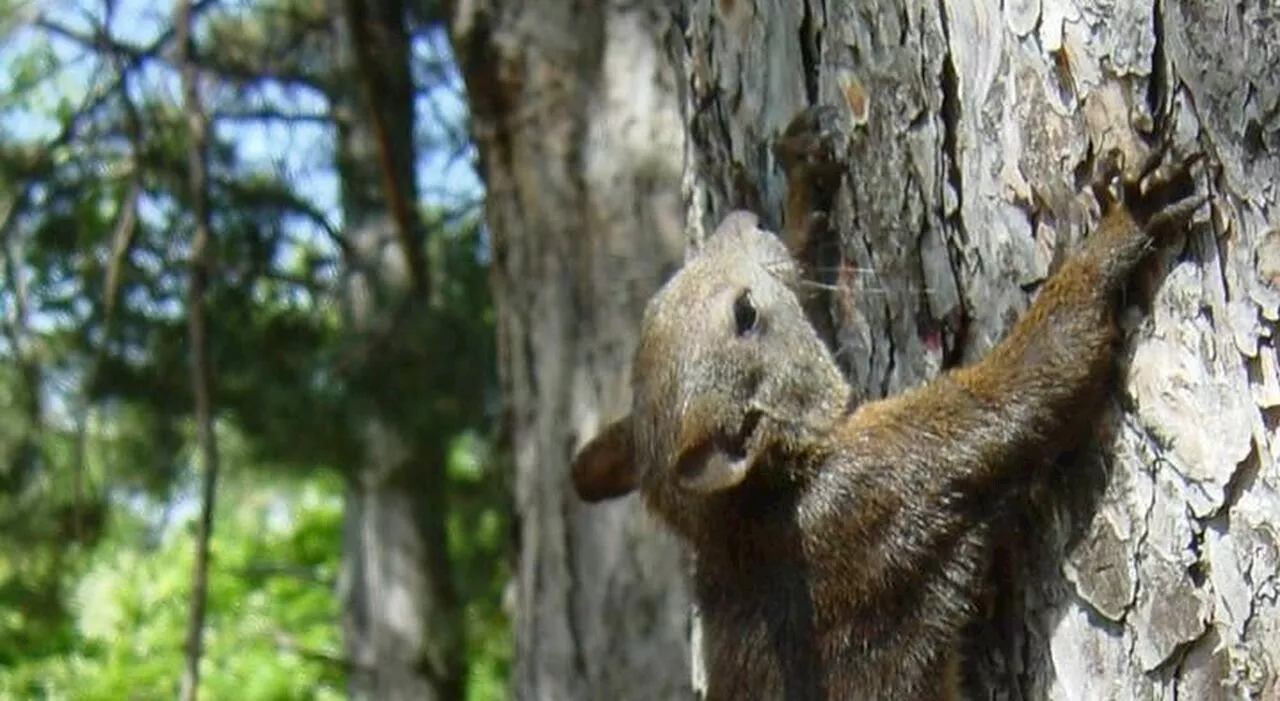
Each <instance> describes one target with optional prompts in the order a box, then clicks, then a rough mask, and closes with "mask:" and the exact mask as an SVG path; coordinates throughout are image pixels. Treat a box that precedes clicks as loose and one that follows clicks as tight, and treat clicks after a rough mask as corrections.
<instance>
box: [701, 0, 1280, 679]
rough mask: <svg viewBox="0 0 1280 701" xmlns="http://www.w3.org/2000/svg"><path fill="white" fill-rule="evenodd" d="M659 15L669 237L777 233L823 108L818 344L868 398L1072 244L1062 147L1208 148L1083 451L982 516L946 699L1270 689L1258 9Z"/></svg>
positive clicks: (1019, 301)
mask: <svg viewBox="0 0 1280 701" xmlns="http://www.w3.org/2000/svg"><path fill="white" fill-rule="evenodd" d="M678 20H679V22H680V23H681V24H682V26H684V28H685V32H684V37H683V38H684V42H683V44H682V45H681V46H680V47H679V51H678V56H677V59H678V61H679V64H680V65H683V66H684V69H685V80H686V85H685V86H684V87H685V93H684V100H685V105H686V107H687V109H686V111H685V115H686V126H687V133H688V138H689V146H688V149H687V152H688V154H689V156H690V160H689V163H688V170H687V172H686V174H685V181H686V183H685V187H686V191H685V194H686V198H687V203H686V204H687V210H688V216H689V225H690V231H692V232H693V238H694V239H695V240H696V239H697V238H698V237H699V235H700V234H701V232H703V231H707V230H709V229H708V227H710V226H712V225H713V224H714V222H715V221H717V220H718V218H719V217H720V216H722V215H723V214H724V213H725V212H726V211H728V209H730V208H732V207H737V206H748V207H751V208H753V209H756V210H757V211H758V212H759V213H760V214H761V215H762V217H763V218H764V220H765V221H766V222H768V223H769V224H771V225H772V226H773V227H775V228H777V229H778V230H781V225H782V222H781V221H780V217H781V205H782V185H783V180H782V173H781V170H780V169H779V168H778V167H777V165H776V164H775V163H773V161H772V157H771V155H770V152H769V149H768V145H769V141H770V139H771V138H772V137H773V135H774V134H776V133H777V132H778V131H779V130H780V129H781V128H782V127H783V126H784V125H785V124H786V122H787V120H788V119H789V118H790V117H791V116H792V115H793V114H794V113H795V112H796V111H797V110H799V109H800V108H802V107H803V106H804V105H806V104H808V103H809V102H810V101H813V100H815V99H816V100H817V101H821V102H825V103H830V104H836V105H843V106H844V108H845V109H846V110H847V112H846V114H847V117H848V123H849V129H850V132H851V134H852V143H851V150H850V157H849V171H848V175H849V177H848V178H847V179H846V185H845V187H844V188H843V190H842V191H841V193H840V194H839V197H838V200H837V202H836V204H835V207H834V210H835V211H833V212H832V222H833V223H834V224H835V226H834V227H833V230H834V231H838V232H839V237H838V238H839V240H838V241H836V240H832V241H830V242H828V243H829V245H830V246H832V247H834V248H836V249H837V251H836V252H835V259H836V261H837V265H835V266H834V269H833V270H820V271H817V273H818V274H822V275H829V276H830V279H831V281H833V282H835V283H836V285H837V288H838V292H837V293H836V294H835V295H834V296H833V299H832V302H831V314H832V317H833V319H834V320H835V326H836V328H837V334H836V344H837V351H838V357H839V359H840V361H841V363H842V367H843V369H844V370H845V371H846V372H847V373H848V374H849V376H850V377H851V379H852V380H853V381H854V383H855V385H856V386H857V387H859V388H860V389H861V390H862V391H863V392H864V394H865V396H867V397H879V396H883V395H885V394H891V393H895V392H898V391H900V390H902V389H904V388H906V387H909V386H912V385H915V384H917V383H919V382H921V381H922V380H924V379H926V378H928V377H931V376H933V375H935V374H937V373H938V372H940V371H941V370H942V369H944V368H946V367H948V366H951V365H954V364H956V363H963V362H968V361H971V360H973V359H975V358H977V357H980V356H981V355H982V354H983V353H984V352H985V351H986V350H987V349H988V348H990V347H991V346H992V345H993V344H994V343H995V342H996V341H997V340H998V339H999V338H1000V337H1001V336H1002V335H1003V333H1004V332H1005V331H1007V329H1008V328H1009V326H1010V325H1011V324H1012V321H1013V320H1014V319H1015V318H1016V317H1017V315H1018V314H1019V313H1021V312H1022V311H1023V310H1024V309H1025V308H1026V306H1027V304H1028V302H1029V300H1030V298H1031V295H1033V294H1034V289H1035V287H1036V285H1037V284H1038V283H1039V282H1040V281H1042V280H1043V279H1044V278H1045V277H1046V276H1047V274H1048V272H1049V270H1050V269H1052V267H1053V266H1054V264H1055V261H1056V260H1058V259H1059V258H1060V257H1061V255H1062V252H1063V251H1064V250H1067V249H1068V247H1070V246H1072V245H1074V243H1075V242H1077V241H1078V240H1079V239H1080V237H1081V236H1082V235H1083V234H1084V233H1085V232H1086V231H1087V226H1088V224H1089V223H1090V217H1091V214H1090V212H1089V211H1088V209H1087V207H1085V206H1083V203H1082V202H1081V201H1080V200H1079V199H1078V198H1077V197H1076V193H1077V192H1079V190H1080V185H1081V183H1080V182H1079V178H1078V177H1077V172H1078V171H1080V170H1081V169H1082V167H1083V166H1084V165H1085V164H1086V163H1087V161H1088V158H1089V154H1090V152H1091V149H1092V150H1093V151H1094V152H1096V151H1098V150H1100V149H1104V148H1109V147H1111V146H1118V147H1120V148H1122V149H1124V150H1126V152H1128V153H1129V154H1131V156H1136V155H1137V154H1139V153H1140V152H1141V150H1142V146H1141V138H1142V136H1141V135H1142V134H1143V133H1144V132H1150V131H1153V130H1157V129H1159V128H1161V127H1162V126H1164V125H1165V124H1166V123H1168V124H1170V125H1171V126H1172V128H1173V129H1174V131H1175V133H1176V141H1177V143H1178V144H1179V145H1180V148H1182V149H1190V148H1196V147H1198V148H1203V149H1206V150H1207V151H1208V152H1209V154H1210V155H1211V160H1212V161H1213V162H1214V165H1215V169H1214V170H1213V171H1212V172H1211V176H1210V177H1209V178H1207V180H1208V182H1207V183H1206V187H1207V188H1208V189H1209V191H1210V192H1211V193H1212V194H1213V195H1214V200H1213V207H1212V215H1211V216H1210V217H1209V218H1208V219H1207V220H1204V221H1199V222H1196V223H1195V224H1194V225H1193V227H1192V228H1191V230H1190V232H1189V234H1188V235H1187V237H1186V243H1185V246H1184V247H1183V249H1182V250H1180V251H1177V250H1175V251H1172V252H1169V253H1167V254H1162V255H1161V256H1159V257H1158V260H1155V261H1154V262H1153V264H1152V265H1151V266H1150V270H1151V273H1150V275H1149V276H1148V277H1147V278H1146V279H1144V280H1143V281H1140V284H1137V285H1135V287H1134V290H1133V294H1132V299H1131V301H1132V304H1133V305H1134V307H1135V310H1134V313H1132V314H1130V315H1129V316H1128V323H1127V342H1126V349H1125V352H1124V358H1125V360H1124V362H1123V363H1122V364H1123V366H1124V367H1123V370H1124V371H1125V374H1124V375H1123V376H1122V377H1123V378H1124V379H1123V381H1122V385H1121V386H1120V387H1118V388H1117V391H1116V393H1115V402H1114V407H1113V411H1112V412H1111V416H1109V417H1108V418H1107V419H1106V420H1105V421H1103V427H1102V429H1101V430H1100V432H1099V433H1100V435H1099V440H1098V445H1097V450H1096V451H1093V450H1090V451H1084V454H1082V455H1081V456H1078V457H1077V458H1076V459H1074V460H1071V461H1067V462H1064V464H1062V465H1059V466H1057V467H1056V468H1055V469H1054V470H1053V471H1051V473H1050V474H1048V475H1046V478H1045V481H1044V483H1043V484H1040V485H1036V486H1035V488H1034V489H1032V492H1031V493H1032V495H1033V497H1034V498H1032V499H1031V500H1030V501H1031V503H1032V506H1031V507H1030V508H1029V509H1028V510H1027V512H1026V513H1020V514H1011V515H1010V517H1009V518H1010V521H1009V529H1008V530H1009V531H1010V532H1011V533H1012V534H1013V538H1012V539H1011V541H1010V543H1008V544H1007V547H1006V548H1005V549H1004V550H1003V551H1002V553H1001V556H1000V559H999V562H998V567H997V570H998V571H997V573H996V574H995V575H994V576H993V583H992V586H993V592H994V593H995V595H994V596H993V597H992V601H991V602H990V603H989V605H988V606H987V607H986V609H985V610H984V612H983V613H984V616H983V618H982V620H980V621H979V623H978V624H977V625H975V627H974V631H973V632H972V636H971V637H972V642H971V652H972V654H971V657H970V671H969V679H968V686H969V687H970V691H971V694H972V697H973V698H993V699H996V698H1051V699H1114V698H1135V699H1153V700H1155V699H1173V698H1195V699H1216V698H1251V699H1274V698H1277V697H1280V611H1278V610H1277V607H1278V606H1280V604H1278V603H1277V599H1278V598H1280V597H1278V596H1277V595H1278V594H1280V494H1278V493H1277V487H1280V465H1278V462H1280V461H1278V460H1277V457H1278V454H1280V409H1278V407H1280V364H1277V355H1276V341H1275V332H1276V321H1277V319H1278V318H1280V234H1278V233H1277V231H1278V229H1277V228H1276V224H1275V223H1274V214H1273V213H1272V212H1271V210H1272V209H1274V208H1275V207H1276V206H1277V202H1278V200H1280V193H1277V192H1276V189H1275V183H1276V182H1280V148H1278V147H1280V116H1278V115H1280V56H1278V55H1277V54H1280V10H1277V9H1276V8H1274V7H1272V6H1270V5H1268V4H1265V3H1258V2H1244V3H1235V4H1230V6H1225V5H1221V4H1219V3H1213V2H1205V1H1199V2H1194V1H1191V0H1185V1H1176V0H1166V1H1162V2H1159V3H1157V4H1155V5H1154V6H1153V4H1152V3H1151V2H1134V3H1103V2H1092V1H1089V0H1075V1H1073V0H1016V1H1015V0H1006V1H1005V2H1003V3H999V2H995V0H938V1H937V2H917V1H916V0H873V1H871V2H856V3H855V2H851V1H849V0H831V1H829V2H825V3H823V2H819V1H818V0H808V1H807V2H805V3H792V2H783V1H781V0H754V1H752V0H737V1H735V2H723V1H721V2H711V1H710V0H698V1H696V2H692V3H689V5H688V7H687V8H686V9H684V10H683V11H682V13H681V14H680V15H679V17H678ZM1139 306H1140V307H1142V308H1144V309H1145V310H1146V311H1147V314H1145V315H1143V314H1138V313H1137V309H1136V308H1137V307H1139ZM1095 452H1096V453H1097V455H1094V453H1095ZM1104 466H1105V468H1106V469H1105V470H1104V469H1101V468H1102V467H1104Z"/></svg>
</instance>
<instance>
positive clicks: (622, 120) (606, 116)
mask: <svg viewBox="0 0 1280 701" xmlns="http://www.w3.org/2000/svg"><path fill="white" fill-rule="evenodd" d="M451 21H452V33H453V41H454V47H455V51H456V54H457V56H458V59H459V62H460V64H461V67H462V70H463V74H464V78H465V80H466V85H467V91H468V95H469V99H470V106H471V110H472V116H473V120H474V122H473V131H474V135H475V137H476V140H477V143H478V144H479V150H480V161H481V171H482V175H483V177H484V180H485V185H486V188H487V204H486V207H487V209H486V216H487V221H488V225H489V227H490V230H491V232H492V250H493V273H492V275H493V277H492V280H493V283H492V284H493V290H494V295H495V301H496V305H497V309H498V329H499V349H500V351H499V352H500V356H501V359H500V376H501V381H502V389H503V393H504V396H505V398H506V405H505V419H504V423H505V427H504V428H505V432H506V441H507V443H508V448H509V449H510V450H511V452H512V455H513V459H514V469H515V485H516V506H517V511H518V519H519V541H520V545H519V563H518V567H517V570H518V577H517V581H516V595H515V602H516V604H515V605H516V611H515V645H516V651H515V652H516V668H515V673H514V677H513V680H512V686H513V696H514V697H515V698H519V699H555V700H556V701H568V700H572V699H590V700H593V701H594V700H597V699H611V700H612V701H623V700H627V701H630V700H633V699H654V700H655V701H656V700H659V699H660V700H662V701H669V700H671V699H679V698H686V697H688V696H689V694H690V691H689V681H688V677H689V675H688V671H687V670H688V666H687V665H688V646H687V643H686V639H687V618H688V617H687V601H688V598H687V593H686V591H685V588H684V573H683V570H682V566H681V562H680V559H679V555H678V549H677V547H676V544H675V543H674V541H673V540H672V539H671V538H669V537H667V536H665V535H663V534H661V533H660V531H659V528H658V527H657V525H656V524H655V523H654V521H653V520H652V519H650V518H648V517H647V516H646V515H644V514H643V513H642V508H641V506H640V504H639V503H638V502H637V500H626V501H623V502H620V503H617V504H610V505H605V506H597V507H588V506H585V505H583V504H582V503H581V502H579V501H578V500H577V498H576V497H575V496H574V494H573V490H572V487H571V485H570V482H569V477H568V465H569V459H570V457H571V455H572V453H573V452H574V450H575V449H576V448H577V447H578V446H580V445H581V444H583V443H584V442H585V441H586V440H587V439H589V438H590V437H591V436H592V435H594V433H595V431H596V430H597V429H599V428H601V427H603V426H604V425H605V424H606V423H607V422H608V421H610V420H612V419H615V418H617V417H618V416H621V415H622V414H623V413H625V411H626V410H627V409H628V408H629V402H630V396H629V394H628V392H629V388H628V382H627V376H628V372H629V365H630V361H631V354H632V352H633V349H634V345H635V342H636V333H637V330H638V327H639V321H640V316H641V313H642V311H643V308H644V304H645V302H646V301H647V299H648V298H649V296H650V295H651V294H652V293H653V291H654V290H655V289H656V288H657V286H658V284H659V283H660V282H661V280H662V279H664V278H665V277H666V276H667V275H668V274H670V272H672V271H673V269H674V266H675V264H676V263H678V261H679V260H680V258H681V255H682V252H683V248H684V243H683V241H684V238H683V227H682V216H683V215H682V207H681V201H680V177H681V165H682V159H683V147H684V142H683V137H682V128H681V122H680V117H679V108H678V102H677V93H676V90H677V86H676V77H675V71H674V70H673V69H672V67H671V65H670V63H669V62H668V56H669V52H668V49H667V47H666V44H665V42H666V41H667V40H668V36H669V35H668V32H669V31H670V25H669V17H668V14H667V11H666V9H665V5H664V4H663V3H661V2H659V1H658V0H650V1H647V2H623V1H622V0H612V1H609V2H600V3H596V2H573V1H570V0H539V1H536V2H535V1H530V0H477V1H475V2H458V3H456V4H455V6H454V7H453V8H452V20H451Z"/></svg>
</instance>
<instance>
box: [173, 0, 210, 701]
mask: <svg viewBox="0 0 1280 701" xmlns="http://www.w3.org/2000/svg"><path fill="white" fill-rule="evenodd" d="M193 10H194V8H193V3H192V0H178V8H177V17H176V20H175V22H174V26H175V27H176V28H177V42H178V53H179V56H180V57H181V58H180V63H181V70H182V93H183V102H184V106H185V111H186V114H187V127H188V132H189V133H188V143H187V159H188V165H189V174H188V175H189V178H190V188H191V193H190V197H191V209H192V214H193V215H194V217H193V218H194V220H195V237H194V240H193V242H192V246H191V274H190V275H191V277H190V281H189V283H188V285H189V286H188V291H187V300H188V301H187V320H188V334H189V336H190V347H191V389H192V394H193V396H194V398H195V407H194V410H195V419H196V442H197V444H198V445H199V450H200V455H201V456H202V458H203V462H204V480H203V489H202V494H201V498H202V504H201V507H200V525H199V531H198V533H197V535H196V561H195V566H194V568H193V570H194V571H193V573H192V584H191V614H190V618H189V620H188V624H187V654H186V669H185V670H184V672H183V675H182V696H181V698H182V700H183V701H196V700H197V699H198V698H199V688H200V658H201V656H202V652H203V643H204V618H205V608H206V606H207V603H208V587H209V540H210V538H211V536H212V535H213V513H214V503H215V498H216V496H217V481H218V444H217V439H216V437H215V436H214V432H213V401H214V400H213V387H212V385H213V380H212V372H211V370H210V368H209V338H208V328H207V323H208V319H207V317H206V313H205V288H206V287H207V285H208V282H209V277H210V274H211V270H212V267H213V262H212V255H211V252H210V237H211V235H210V231H209V229H210V222H211V214H210V208H209V184H208V180H209V163H208V149H209V123H208V120H207V118H206V117H205V115H204V112H203V108H202V107H201V104H200V89H199V78H200V75H199V68H198V67H197V65H196V62H195V42H194V41H193V39H192V36H191V29H192V24H193V22H194V19H193V14H194V12H193Z"/></svg>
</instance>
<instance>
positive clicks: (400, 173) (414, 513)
mask: <svg viewBox="0 0 1280 701" xmlns="http://www.w3.org/2000/svg"><path fill="white" fill-rule="evenodd" d="M344 9H348V8H345V7H343V6H342V4H341V3H336V2H335V3H333V7H332V9H331V12H330V15H331V17H333V18H334V19H333V22H334V56H335V57H336V58H337V62H338V67H339V70H338V75H339V76H340V78H339V79H338V80H335V82H334V84H335V86H337V89H338V90H340V92H339V94H336V95H334V96H333V113H334V119H335V122H336V123H337V125H338V140H337V152H338V164H337V165H338V171H339V174H340V176H341V178H342V190H341V196H342V207H343V215H344V218H345V229H344V240H345V242H346V244H347V246H346V249H345V250H344V254H345V261H344V263H345V270H344V275H345V283H346V287H345V291H346V296H345V299H344V309H343V312H344V321H345V323H346V324H347V330H348V334H349V340H350V344H349V349H348V355H347V356H346V358H347V360H346V361H345V363H344V372H345V373H346V379H347V380H348V381H349V382H350V383H351V386H352V388H353V390H354V391H353V392H352V400H351V406H350V413H351V421H352V425H353V426H356V427H358V435H359V438H360V442H361V446H360V447H361V453H362V454H361V455H360V456H359V457H358V458H357V461H356V463H355V464H353V465H351V466H350V467H349V472H348V474H347V476H348V483H347V495H346V508H345V511H344V533H343V567H342V575H341V581H340V583H339V586H340V590H341V591H340V595H341V600H342V608H343V636H344V644H345V646H346V648H347V656H348V658H349V659H350V660H351V663H352V664H351V669H350V673H349V675H348V687H349V691H350V694H351V698H352V699H357V700H370V701H373V700H376V701H398V700H404V701H408V700H410V699H412V700H413V701H461V699H463V698H465V684H464V680H465V676H464V675H465V667H464V664H463V662H464V659H463V654H464V649H463V635H462V625H463V621H462V615H463V614H462V611H461V610H460V606H459V604H458V597H457V594H456V591H455V590H454V585H453V580H452V577H451V570H450V565H449V559H448V553H447V551H446V540H445V501H444V493H445V485H444V479H445V475H444V466H445V451H446V445H445V439H444V436H445V435H447V429H442V428H441V427H440V426H437V425H434V422H433V421H431V420H430V418H429V415H428V413H427V412H425V411H424V410H423V408H422V407H421V406H420V405H419V404H418V402H419V399H418V394H417V392H416V391H415V390H416V388H419V387H429V386H433V384H432V383H433V382H438V381H439V380H438V379H437V378H433V372H434V371H435V368H436V366H437V365H439V363H438V362H437V358H438V357H439V355H440V354H442V353H446V352H449V346H448V344H447V343H442V342H441V339H442V338H446V335H445V334H443V333H441V332H440V330H439V327H438V326H433V323H432V321H433V319H434V317H433V315H432V309H431V305H430V300H429V299H427V291H426V289H425V287H426V286H425V285H424V283H423V281H422V279H421V275H422V273H421V272H420V271H421V270H423V269H425V267H426V266H425V264H424V261H416V262H415V261H413V260H411V257H412V256H417V255H421V251H422V245H421V243H422V237H423V231H422V228H421V222H420V221H419V220H418V218H417V217H416V215H414V214H412V213H406V211H405V210H404V209H400V210H398V211H397V209H396V207H395V199H396V197H397V196H398V198H399V199H400V204H403V203H409V206H410V207H411V206H413V205H412V203H415V202H417V201H418V199H417V188H416V185H415V182H414V174H413V173H414V171H413V154H414V149H413V121H414V110H413V97H412V96H413V90H414V88H413V83H412V80H411V78H410V73H409V38H408V34H407V32H406V31H405V26H404V22H405V8H404V7H403V3H400V2H396V1H395V0H380V1H379V2H364V3H363V4H362V7H361V8H360V9H361V10H362V11H363V14H358V13H357V14H356V16H357V18H358V19H359V20H360V21H363V22H367V23H368V25H369V26H366V27H364V28H363V30H362V31H361V32H360V33H359V34H358V35H357V36H362V37H365V38H366V39H367V40H369V41H372V42H374V44H375V46H374V49H373V50H372V52H371V56H367V57H366V61H367V62H368V63H366V65H364V66H363V67H364V69H365V71H366V72H363V73H362V72H361V71H359V70H357V68H356V65H357V62H356V61H355V60H354V57H353V55H352V49H353V44H352V28H351V27H350V25H348V23H347V22H348V20H349V19H350V18H351V17H352V15H350V14H347V13H345V12H344ZM365 48H366V49H367V48H369V47H367V46H366V47H365ZM370 73H373V74H376V79H375V78H372V77H371V75H370ZM367 80H376V82H375V85H373V86H369V85H366V84H365V81H367ZM363 88H369V89H363ZM371 98H377V99H376V100H373V99H371ZM371 110H376V111H377V112H378V114H377V118H376V119H374V118H371V117H370V112H371ZM397 215H399V217H397ZM406 242H416V245H406ZM414 271H418V272H417V273H416V275H415V272H414ZM415 278H416V279H415Z"/></svg>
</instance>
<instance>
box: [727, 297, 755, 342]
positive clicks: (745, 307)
mask: <svg viewBox="0 0 1280 701" xmlns="http://www.w3.org/2000/svg"><path fill="white" fill-rule="evenodd" d="M759 320H760V312H759V311H757V310H756V304H755V302H754V301H752V299H751V290H743V291H742V292H741V294H739V295H738V297H737V299H734V300H733V323H734V325H735V326H736V327H737V330H738V335H739V336H745V335H747V334H748V333H751V332H752V331H754V330H755V328H756V322H758V321H759Z"/></svg>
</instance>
